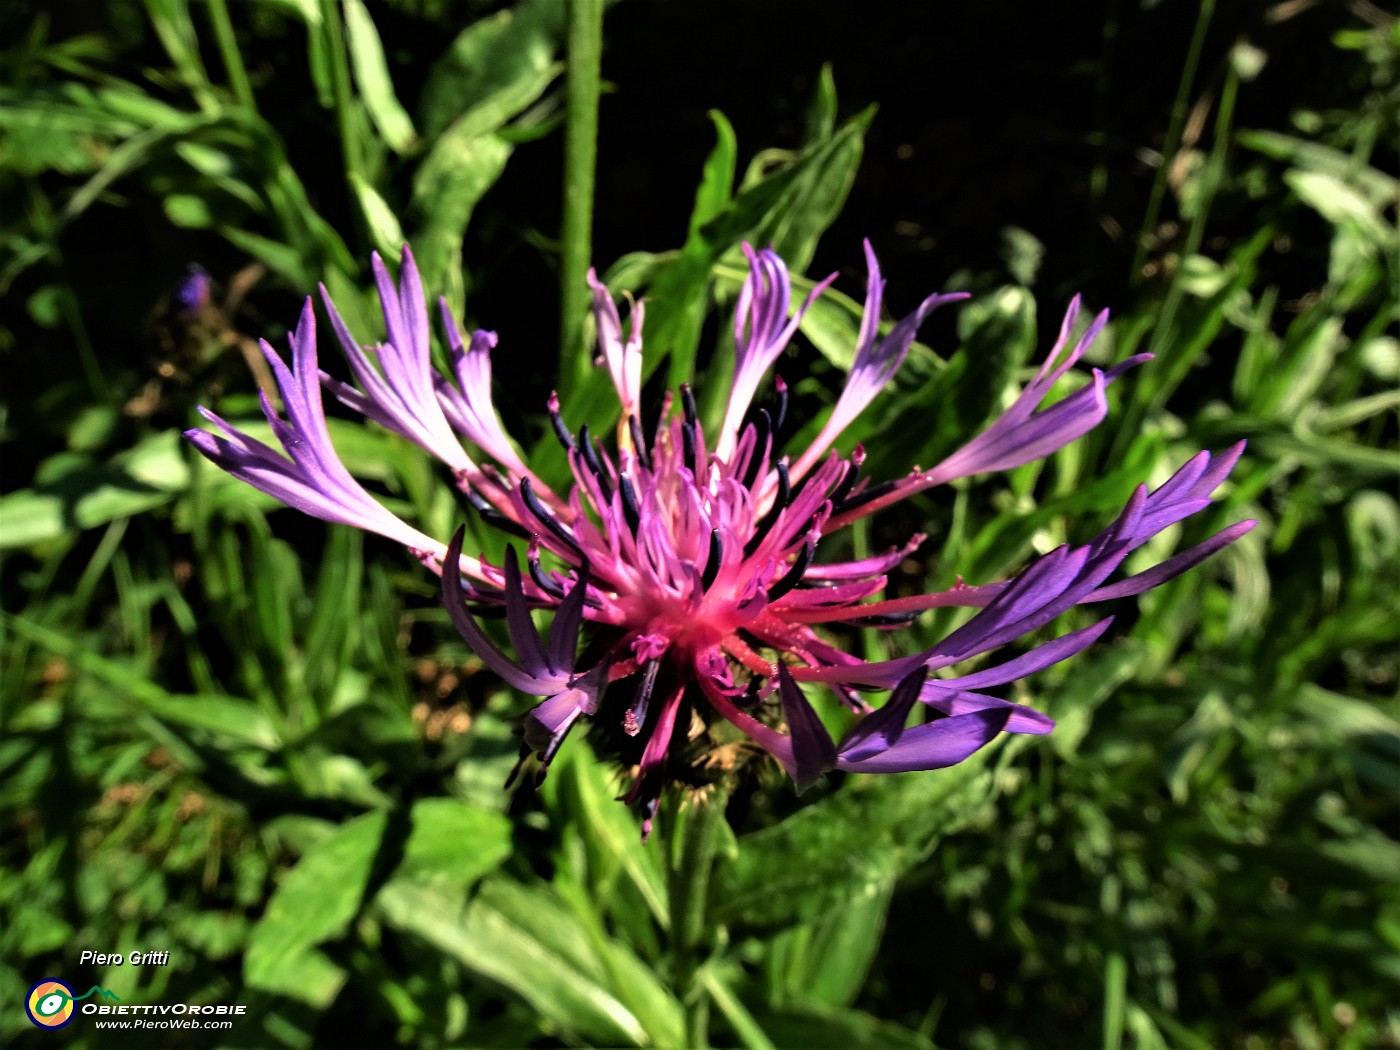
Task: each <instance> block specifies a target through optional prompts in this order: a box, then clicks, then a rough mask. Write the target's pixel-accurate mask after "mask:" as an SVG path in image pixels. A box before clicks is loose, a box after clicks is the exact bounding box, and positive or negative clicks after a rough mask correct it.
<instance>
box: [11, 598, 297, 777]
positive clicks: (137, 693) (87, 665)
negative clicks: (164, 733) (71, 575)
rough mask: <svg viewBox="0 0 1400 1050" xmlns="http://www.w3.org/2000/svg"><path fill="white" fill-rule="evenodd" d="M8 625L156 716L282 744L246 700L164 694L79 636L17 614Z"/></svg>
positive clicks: (260, 743)
mask: <svg viewBox="0 0 1400 1050" xmlns="http://www.w3.org/2000/svg"><path fill="white" fill-rule="evenodd" d="M6 622H7V623H8V624H9V625H10V627H11V628H12V629H13V630H14V631H15V633H17V634H19V635H22V636H23V637H26V638H28V639H30V640H31V641H33V642H36V643H37V644H39V645H42V646H44V647H45V648H46V649H48V650H49V651H51V652H53V653H55V654H57V655H59V656H62V657H63V658H64V659H65V660H67V661H68V662H69V663H71V664H72V665H73V666H74V667H75V668H77V669H78V670H79V671H82V672H84V673H85V674H90V675H92V676H93V677H94V678H96V679H97V680H98V681H101V682H104V683H105V684H106V685H107V686H109V687H110V688H112V689H115V690H117V691H118V693H119V695H121V696H123V697H126V698H130V699H131V700H133V701H134V702H135V703H136V704H138V705H140V707H141V708H143V709H145V710H146V711H149V712H150V713H151V714H153V715H155V716H156V717H157V718H160V719H162V720H164V721H166V722H169V723H171V724H173V725H181V726H186V727H188V728H191V729H201V730H206V731H208V732H211V733H216V734H219V735H221V736H224V737H227V738H228V739H230V740H236V741H239V742H240V743H244V744H251V745H253V746H255V747H259V748H263V749H267V750H271V749H273V748H276V747H277V746H279V744H280V736H279V735H278V732H277V730H276V728H275V727H274V726H273V725H272V723H271V722H270V721H269V719H268V717H267V715H265V714H264V713H263V712H262V711H260V710H258V708H257V707H256V706H255V705H254V704H253V703H252V702H251V701H249V700H242V699H238V698H236V697H229V696H200V695H194V696H184V695H180V694H177V693H171V692H167V691H166V690H165V689H163V688H161V687H160V686H159V685H157V684H156V683H154V682H152V681H151V680H150V678H149V676H148V674H147V673H145V672H144V671H143V670H141V669H139V668H137V667H133V666H131V665H128V664H125V663H120V662H118V661H116V660H111V659H108V658H107V657H104V656H101V655H99V654H98V653H96V652H93V651H92V650H90V649H88V648H85V647H84V645H83V641H82V639H81V638H74V637H72V636H70V635H68V634H64V633H62V632H59V631H55V630H53V629H52V628H49V627H45V626H43V625H41V624H38V623H34V622H32V621H31V620H29V619H27V618H25V617H21V616H10V617H7V619H6Z"/></svg>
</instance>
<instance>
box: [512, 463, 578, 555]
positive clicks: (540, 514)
mask: <svg viewBox="0 0 1400 1050" xmlns="http://www.w3.org/2000/svg"><path fill="white" fill-rule="evenodd" d="M520 498H521V499H522V500H524V501H525V506H526V507H528V508H529V509H530V513H531V514H533V515H534V516H535V517H536V518H537V519H538V520H539V522H540V524H541V525H543V526H544V527H545V528H547V529H548V530H549V531H550V532H552V533H554V535H555V536H556V537H558V539H559V540H560V542H562V543H563V544H564V545H565V546H566V547H568V548H569V549H570V550H572V551H573V552H574V553H575V554H577V555H578V556H579V557H583V549H582V548H581V547H579V545H578V541H577V540H576V539H574V537H573V536H572V535H571V534H570V533H569V530H568V529H566V528H564V526H563V525H562V524H560V522H559V519H558V518H556V517H555V516H554V515H553V514H551V513H550V512H549V508H548V507H546V506H545V505H544V504H543V503H541V502H540V498H539V497H538V496H536V495H535V490H534V487H533V486H532V485H531V484H530V479H529V478H521V479H520Z"/></svg>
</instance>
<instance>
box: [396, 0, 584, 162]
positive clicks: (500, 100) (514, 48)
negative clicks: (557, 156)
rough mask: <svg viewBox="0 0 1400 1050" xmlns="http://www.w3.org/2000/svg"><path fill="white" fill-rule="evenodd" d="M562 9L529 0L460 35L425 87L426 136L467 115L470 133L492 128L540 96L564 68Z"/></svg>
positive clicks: (552, 3) (550, 2) (551, 3)
mask: <svg viewBox="0 0 1400 1050" xmlns="http://www.w3.org/2000/svg"><path fill="white" fill-rule="evenodd" d="M563 13H564V12H563V8H562V5H560V4H558V3H557V2H555V0H527V2H525V3H519V4H516V5H515V6H514V7H513V8H510V9H508V10H505V11H501V12H499V13H497V14H495V15H492V16H490V17H488V18H483V19H481V20H480V21H478V22H475V23H473V24H472V25H470V26H468V27H467V28H466V29H464V30H463V31H462V32H461V33H459V34H458V35H457V38H456V39H455V40H453V41H452V44H451V45H450V46H449V47H448V49H447V51H445V52H444V53H443V55H442V57H441V58H439V59H438V60H437V61H436V62H434V63H433V68H432V70H431V71H430V72H429V73H428V79H427V83H425V84H424V86H423V96H422V99H423V100H422V105H421V118H422V125H423V131H424V134H425V135H426V136H427V137H428V138H429V139H432V138H436V137H437V136H438V135H439V134H441V133H442V131H443V130H444V129H445V128H447V127H448V125H450V124H452V123H454V122H459V121H462V120H463V119H466V120H467V121H468V125H467V126H468V127H469V129H470V131H469V133H470V134H481V133H483V132H486V131H494V130H496V129H497V128H499V127H501V126H502V125H503V124H505V122H506V121H508V120H510V119H511V118H512V117H514V116H515V115H516V114H517V113H519V112H521V111H522V110H524V109H525V107H526V106H529V105H530V104H531V103H533V102H534V101H535V99H537V98H539V96H540V95H541V94H542V93H543V92H544V89H545V88H546V87H548V86H549V84H550V83H551V82H552V81H553V79H554V78H555V77H556V76H557V75H558V73H559V70H560V66H559V65H558V64H557V63H555V61H554V56H555V53H556V52H557V51H558V49H559V42H560V40H561V39H562V37H563V30H564V19H563Z"/></svg>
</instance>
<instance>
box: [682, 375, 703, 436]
mask: <svg viewBox="0 0 1400 1050" xmlns="http://www.w3.org/2000/svg"><path fill="white" fill-rule="evenodd" d="M681 409H682V410H683V411H684V412H685V421H686V422H687V423H689V424H690V425H691V426H694V425H695V422H696V420H698V419H699V418H700V413H699V412H697V411H696V410H695V392H694V391H693V390H691V389H690V384H689V383H682V384H681Z"/></svg>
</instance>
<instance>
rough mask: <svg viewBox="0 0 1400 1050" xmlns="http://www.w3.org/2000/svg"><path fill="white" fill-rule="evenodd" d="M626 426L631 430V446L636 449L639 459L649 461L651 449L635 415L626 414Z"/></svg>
mask: <svg viewBox="0 0 1400 1050" xmlns="http://www.w3.org/2000/svg"><path fill="white" fill-rule="evenodd" d="M627 427H628V429H629V430H630V431H631V432H632V446H633V447H634V448H635V449H636V450H637V456H638V458H640V459H644V460H646V462H648V463H650V462H651V449H650V448H648V447H647V436H646V434H644V433H642V424H641V423H639V422H638V421H637V417H636V416H635V415H632V414H629V415H628V416H627Z"/></svg>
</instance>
